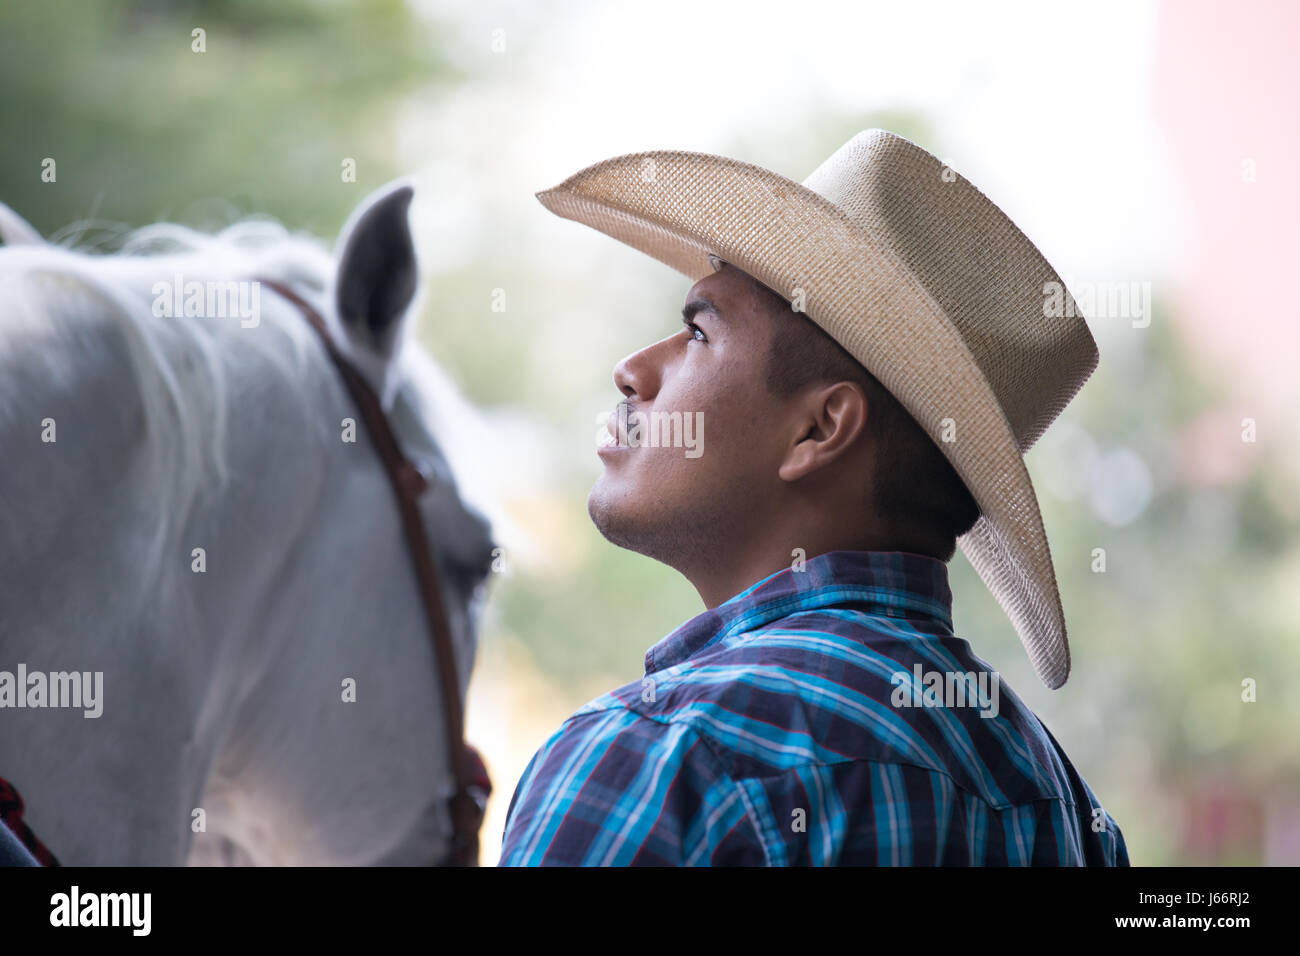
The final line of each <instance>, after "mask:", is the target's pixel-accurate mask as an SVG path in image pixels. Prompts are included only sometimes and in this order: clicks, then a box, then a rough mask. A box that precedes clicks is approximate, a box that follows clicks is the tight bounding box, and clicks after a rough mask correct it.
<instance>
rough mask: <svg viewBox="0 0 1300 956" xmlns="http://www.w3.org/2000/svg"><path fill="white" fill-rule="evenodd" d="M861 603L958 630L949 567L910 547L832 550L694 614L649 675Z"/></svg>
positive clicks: (658, 654) (663, 645)
mask: <svg viewBox="0 0 1300 956" xmlns="http://www.w3.org/2000/svg"><path fill="white" fill-rule="evenodd" d="M841 604H853V605H855V606H857V607H859V608H862V609H863V610H864V611H866V612H867V613H870V614H883V615H886V616H888V617H903V618H910V619H913V620H915V619H918V618H921V619H928V620H929V621H930V622H932V623H936V624H938V625H940V626H941V627H942V628H943V629H945V630H947V631H949V632H951V631H952V591H951V590H950V589H949V587H948V566H947V565H946V564H944V563H943V562H942V561H940V560H939V559H938V558H932V557H928V556H926V555H921V554H913V553H911V552H910V551H828V552H826V553H825V554H819V555H817V557H815V558H810V559H808V560H807V561H806V562H805V563H804V565H803V569H802V570H799V571H796V570H794V569H793V568H782V569H781V570H780V571H777V572H774V573H773V574H769V575H768V576H767V577H765V578H763V579H762V580H761V581H758V582H757V583H755V584H752V585H750V586H749V587H748V588H746V589H745V590H744V591H741V592H740V593H739V594H737V595H736V596H735V597H733V598H730V599H729V600H727V601H724V602H723V603H722V604H719V605H718V606H717V607H715V608H713V609H711V610H708V611H705V612H703V613H702V614H698V615H696V616H695V617H693V618H691V619H690V620H689V621H687V622H686V623H685V624H683V625H682V626H681V627H679V628H678V629H677V630H675V631H673V632H672V633H671V634H669V635H668V636H667V637H665V638H664V639H663V640H661V641H660V642H659V643H657V644H655V645H654V647H652V648H650V649H649V650H648V651H646V654H645V670H646V673H647V674H652V673H654V672H655V671H659V670H663V669H664V668H666V667H672V666H673V665H675V664H680V663H681V662H682V661H684V660H686V659H688V658H690V657H692V656H693V655H695V654H698V653H699V652H700V651H702V650H703V649H704V648H706V647H709V646H710V645H712V644H715V643H716V642H718V641H721V640H723V639H725V638H727V637H730V636H732V635H734V634H742V633H745V632H747V631H752V630H754V629H756V628H759V627H763V626H764V625H766V624H770V623H772V622H773V621H777V620H780V619H781V618H783V617H786V616H788V615H790V614H793V613H795V612H797V611H806V610H809V609H812V608H821V607H833V606H835V605H841Z"/></svg>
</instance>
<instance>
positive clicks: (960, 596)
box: [0, 0, 1300, 865]
mask: <svg viewBox="0 0 1300 956" xmlns="http://www.w3.org/2000/svg"><path fill="white" fill-rule="evenodd" d="M195 28H202V29H203V30H204V31H205V37H206V51H205V52H203V53H196V52H194V51H193V49H192V45H193V36H192V30H194V29H195ZM1298 54H1300V7H1297V6H1296V5H1295V4H1293V3H1288V2H1284V0H1276V2H1261V0H1249V2H1242V0H1234V2H1231V3H1228V2H1218V3H1216V2H1203V0H1191V2H1166V3H1156V2H1122V3H1098V2H1086V3H1083V2H1080V3H1037V2H1035V3H980V4H970V3H962V2H952V3H946V2H932V3H907V4H900V3H855V4H832V3H823V2H817V0H804V2H803V3H800V4H798V5H795V6H791V5H789V4H780V3H770V4H765V3H744V4H741V3H734V4H731V3H718V2H710V3H702V2H699V0H695V2H687V0H655V2H653V3H649V2H626V3H608V4H591V3H587V2H580V0H527V2H523V0H520V2H513V3H510V2H492V0H484V2H478V3H473V4H470V3H464V2H460V3H453V2H442V0H409V2H401V0H373V2H356V3H345V2H324V0H280V2H276V3H264V2H260V0H222V2H216V0H212V2H181V0H175V2H163V0H115V2H103V0H44V2H40V3H35V2H6V3H5V4H4V5H3V6H0V119H2V123H0V129H3V132H4V136H3V140H0V188H2V189H3V192H0V200H2V201H4V202H7V203H8V204H10V205H11V206H12V207H14V208H15V209H16V210H17V211H18V212H19V213H20V214H22V215H23V216H25V217H26V218H28V219H29V220H30V221H31V222H32V223H33V224H35V225H36V226H37V227H38V228H39V229H40V230H41V231H42V232H43V233H45V234H46V235H52V236H53V237H54V238H56V239H59V240H62V241H65V242H71V243H77V244H80V245H85V246H90V247H95V246H96V245H97V244H105V243H107V244H111V242H112V240H113V237H115V236H120V234H121V232H122V231H123V230H124V229H128V228H131V227H135V226H140V225H144V224H146V223H150V222H154V221H159V220H170V221H176V222H181V223H185V224H187V225H191V226H196V227H199V228H203V229H217V228H220V227H221V226H224V225H226V224H229V223H230V222H233V221H235V220H238V219H241V218H244V217H248V216H270V217H274V218H275V219H278V220H280V221H282V222H283V223H285V224H286V225H287V226H289V227H290V228H291V229H295V230H303V231H306V232H311V233H313V234H315V235H318V236H320V237H322V238H326V239H332V237H333V236H335V235H336V233H337V231H338V229H339V228H340V226H341V225H342V224H343V222H344V220H345V219H346V217H347V215H348V213H349V212H350V210H351V209H352V208H353V206H354V205H355V204H356V203H357V202H358V201H359V200H360V199H361V198H362V197H363V196H365V195H366V194H367V193H368V192H370V191H371V190H372V189H374V188H376V187H378V186H380V185H382V184H383V183H385V182H387V181H388V180H390V179H392V178H394V177H396V176H398V175H413V176H414V177H416V181H417V189H418V193H417V200H416V204H415V206H414V207H413V221H414V222H415V225H416V228H417V232H418V236H417V239H418V245H419V251H420V256H421V261H422V265H423V269H424V292H425V298H424V306H423V310H422V314H421V316H420V322H421V336H422V338H423V340H424V342H425V343H426V345H427V346H428V347H429V349H430V350H431V351H432V353H433V354H434V355H435V356H436V357H437V359H438V360H439V362H440V363H441V364H442V365H443V366H444V367H445V368H446V370H447V371H448V373H449V374H450V375H451V376H452V377H453V378H454V379H455V381H456V382H457V383H458V384H459V386H460V388H461V389H462V391H463V393H464V395H465V397H466V399H467V400H468V401H469V402H470V403H472V404H473V405H474V406H475V407H477V408H478V409H479V410H481V413H482V415H483V418H484V422H485V423H486V427H485V430H483V431H482V432H479V433H476V434H477V435H478V437H477V438H476V439H475V440H473V441H470V442H469V443H467V444H466V445H465V446H464V447H459V448H453V449H449V451H450V452H451V454H452V456H453V460H454V461H455V462H456V463H457V467H458V469H459V470H460V474H461V481H462V483H463V484H464V485H465V486H466V491H467V492H468V493H469V494H470V495H471V496H475V497H478V498H479V499H481V500H484V501H490V502H492V503H494V506H495V507H496V508H498V510H499V511H500V512H501V513H502V514H503V515H505V516H506V517H507V520H508V522H509V526H510V530H509V536H508V540H509V542H510V547H509V548H508V550H507V554H506V566H505V569H504V571H503V572H502V573H501V574H500V575H498V576H497V578H496V579H495V580H494V582H493V589H492V591H491V594H490V598H489V602H488V610H487V613H486V617H485V620H484V625H483V631H482V635H481V643H480V650H479V656H478V660H477V665H476V669H475V674H474V679H473V683H472V684H471V688H470V695H469V710H468V718H467V720H468V735H469V739H470V740H471V741H472V742H473V743H474V744H475V745H476V746H478V747H479V748H480V750H481V751H482V752H483V753H484V756H485V758H486V760H487V762H488V764H489V769H490V771H491V773H492V777H493V781H494V784H495V791H494V793H493V796H492V801H491V804H490V806H489V815H488V820H487V824H486V826H485V830H484V833H483V852H482V857H481V862H482V863H483V864H484V865H491V864H494V863H495V862H496V859H497V855H498V852H499V848H500V841H501V833H502V828H503V826H504V822H505V813H506V808H507V806H508V805H509V802H510V798H511V795H512V793H513V791H514V787H515V783H516V782H517V780H518V779H519V776H520V775H521V773H522V772H523V770H524V767H525V765H526V764H527V762H528V760H529V758H530V757H531V756H532V755H533V753H534V752H535V751H536V750H537V748H538V747H539V746H540V745H541V744H542V743H543V742H544V741H545V740H546V738H547V737H549V736H550V734H551V733H553V732H554V731H555V730H556V729H557V728H558V727H559V726H560V724H561V723H562V722H563V720H564V719H565V718H566V717H568V716H569V715H570V714H571V713H572V712H573V711H574V710H576V709H577V708H578V707H580V706H581V705H582V704H584V703H586V702H587V701H588V700H590V699H591V698H592V697H595V696H597V695H599V694H601V693H603V692H605V691H607V690H610V689H612V688H614V687H616V686H619V685H621V684H624V683H627V682H628V681H631V680H635V679H639V678H640V677H641V675H642V673H643V667H642V660H643V655H644V652H645V650H646V649H647V648H648V647H650V646H651V645H652V644H654V643H655V642H657V641H658V640H659V639H661V638H662V637H663V636H664V635H666V634H667V633H669V632H670V631H672V630H673V629H675V628H676V627H677V626H679V625H680V624H682V623H683V622H685V621H686V620H688V619H689V618H691V617H692V616H694V615H695V614H697V613H699V612H700V611H701V610H703V607H702V605H701V603H700V601H699V598H698V596H697V595H696V594H695V592H694V590H693V589H692V588H691V587H690V585H689V584H687V582H686V581H685V580H684V579H682V578H680V577H679V576H678V575H677V574H676V573H675V572H673V571H670V570H668V569H667V568H665V567H663V566H661V565H657V564H655V563H653V562H651V561H650V560H648V559H645V558H642V557H640V556H638V555H635V554H632V553H629V552H626V551H621V550H619V549H617V548H615V547H613V546H612V545H610V544H608V543H607V542H605V541H604V540H603V539H602V538H601V537H600V535H599V534H598V533H597V532H596V531H595V529H594V528H593V527H592V525H591V523H590V521H589V519H588V517H587V510H586V496H587V492H588V490H589V489H590V487H591V484H592V482H593V481H594V479H595V477H596V475H597V474H598V471H597V469H598V468H599V467H600V463H599V460H598V459H597V457H596V455H595V453H594V436H595V433H596V424H597V415H598V414H600V413H602V412H607V411H608V410H609V409H611V408H612V407H613V405H614V403H615V402H616V400H617V398H618V393H617V391H616V389H615V388H614V385H613V380H612V370H613V366H614V364H615V363H616V362H617V360H618V359H619V358H621V357H622V356H623V355H625V354H627V353H629V352H631V351H634V350H635V349H637V348H639V347H641V346H642V345H644V344H646V343H648V342H650V341H652V340H655V339H658V338H660V337H662V336H664V335H667V334H669V333H670V332H672V331H674V330H675V329H676V328H677V327H678V326H679V325H680V315H679V311H680V307H681V303H682V298H683V295H684V293H685V292H686V290H687V289H688V288H689V282H688V281H687V280H685V279H684V278H683V277H681V276H679V275H677V274H676V273H673V272H671V271H670V270H668V269H667V268H666V267H664V266H662V265H660V264H658V263H656V262H654V261H653V260H650V259H648V258H647V257H644V256H642V255H641V254H639V253H636V252H634V251H632V250H631V249H628V248H625V247H623V246H621V245H619V244H617V243H615V242H613V241H612V240H610V239H608V238H606V237H604V236H602V235H600V234H598V233H596V232H594V231H592V230H589V229H587V228H585V227H582V226H579V225H577V224H575V223H571V222H568V221H565V220H560V219H558V218H555V217H553V216H552V215H550V214H549V213H547V212H546V211H545V210H544V209H543V208H542V207H541V206H540V204H538V203H537V201H536V200H535V199H534V197H533V194H534V193H535V192H536V191H538V190H540V189H543V188H546V187H549V186H552V185H554V184H556V183H558V182H559V181H560V180H562V179H564V178H565V177H567V176H568V175H570V174H571V173H573V172H576V171H577V170H578V169H580V168H582V167H584V166H586V165H589V164H590V163H593V162H595V161H597V160H600V159H603V158H606V157H608V156H612V155H616V154H619V153H624V152H632V151H637V150H642V149H659V148H673V149H690V150H699V151H704V152H712V153H721V154H725V155H728V156H734V157H736V158H739V159H743V160H746V161H749V162H753V163H757V164H759V165H762V166H766V167H768V168H771V169H774V170H776V171H778V172H781V173H783V174H786V175H788V176H790V177H791V178H794V179H797V180H801V179H803V178H804V177H805V176H807V175H808V174H809V173H810V172H811V171H812V170H813V169H814V168H815V167H816V166H817V165H818V164H819V163H820V162H821V160H822V159H824V158H825V157H826V156H828V155H829V154H830V153H831V152H832V151H834V150H835V149H836V148H837V147H838V146H840V145H841V144H842V143H843V142H845V141H846V140H847V139H849V138H850V137H851V136H852V135H853V134H854V133H856V132H858V131H859V130H862V129H867V128H870V127H873V126H881V127H885V128H887V129H891V130H893V131H895V132H897V133H900V134H901V135H903V136H906V137H908V138H909V139H912V140H913V141H915V142H917V143H918V144H920V145H921V146H923V147H925V148H927V149H929V150H930V151H931V152H933V153H935V154H936V155H938V156H939V157H940V158H942V159H943V160H944V161H945V162H946V163H947V164H948V165H949V166H951V167H952V168H954V169H956V170H957V171H959V172H960V173H962V174H963V175H965V176H966V177H967V178H969V179H970V180H971V181H972V182H974V183H975V185H976V186H978V187H979V188H980V189H981V190H983V191H984V192H985V193H986V194H987V195H988V196H989V197H990V198H991V199H993V201H994V202H996V203H997V204H998V205H1000V206H1001V208H1002V209H1003V210H1004V211H1005V212H1007V214H1008V215H1009V216H1010V217H1011V218H1012V219H1013V220H1014V221H1015V222H1016V223H1017V224H1019V225H1020V227H1021V228H1022V229H1023V230H1024V231H1025V232H1026V233H1027V234H1028V235H1029V236H1030V237H1031V238H1032V239H1033V240H1034V241H1035V242H1036V243H1037V244H1038V246H1039V248H1040V249H1042V251H1043V252H1044V254H1045V255H1046V256H1047V258H1048V260H1049V261H1050V262H1052V264H1053V265H1054V266H1055V267H1056V268H1057V270H1058V271H1059V272H1060V273H1061V274H1062V276H1063V277H1064V278H1065V279H1066V282H1067V285H1068V286H1069V287H1070V288H1071V289H1072V290H1073V291H1074V292H1075V295H1076V297H1078V298H1079V299H1080V302H1081V304H1082V305H1083V311H1084V313H1085V315H1086V316H1087V318H1088V320H1089V324H1090V327H1091V328H1092V331H1093V334H1094V336H1095V337H1096V339H1097V342H1098V346H1099V349H1100V352H1101V365H1100V367H1099V369H1098V371H1097V372H1096V373H1095V375H1094V376H1093V378H1092V379H1091V380H1090V382H1089V383H1088V385H1087V386H1086V387H1085V388H1084V390H1083V391H1082V393H1081V394H1080V395H1079V397H1078V398H1077V399H1076V400H1075V401H1074V402H1073V404H1072V405H1071V406H1070V407H1069V408H1068V410H1067V411H1066V412H1065V413H1064V414H1063V416H1062V417H1061V419H1060V420H1059V421H1058V422H1057V424H1056V425H1055V426H1054V427H1053V428H1052V429H1051V430H1049V432H1048V433H1047V435H1046V436H1045V437H1044V438H1043V439H1042V441H1041V442H1040V443H1039V444H1038V445H1037V446H1036V447H1035V448H1033V449H1032V450H1031V452H1030V453H1029V455H1028V456H1027V461H1028V464H1029V469H1030V472H1031V474H1032V475H1033V477H1034V479H1035V483H1036V486H1037V489H1038V495H1039V501H1040V503H1041V506H1042V508H1043V512H1044V520H1045V522H1046V526H1047V529H1048V534H1049V537H1050V540H1051V545H1052V553H1053V557H1054V560H1055V564H1056V570H1057V575H1058V577H1059V579H1060V585H1061V591H1062V598H1063V601H1064V604H1065V608H1066V613H1067V618H1068V621H1069V626H1070V635H1071V644H1072V650H1073V660H1074V670H1073V674H1072V676H1071V678H1070V681H1069V682H1068V683H1067V684H1066V685H1065V687H1064V688H1062V689H1061V690H1059V691H1055V692H1053V691H1048V690H1046V689H1045V688H1044V687H1043V685H1042V684H1041V683H1040V682H1039V681H1038V680H1037V678H1036V677H1035V676H1034V674H1033V672H1032V669H1031V668H1030V665H1029V661H1028V659H1027V657H1026V655H1025V654H1024V652H1023V650H1022V649H1021V646H1020V644H1019V642H1018V640H1017V638H1016V635H1015V633H1014V631H1013V629H1012V627H1011V624H1010V622H1009V621H1008V620H1007V619H1006V617H1005V616H1004V614H1003V613H1002V612H1001V610H1000V609H999V608H998V606H997V604H996V603H995V602H994V601H993V599H992V597H991V595H989V593H988V592H987V591H986V590H985V589H984V587H983V585H982V584H981V582H980V581H979V579H978V577H977V576H976V575H975V573H974V571H973V570H972V569H971V567H970V565H969V564H968V563H967V562H966V560H965V558H964V556H963V555H962V554H961V552H960V550H959V551H958V553H957V555H956V556H955V557H954V558H953V560H952V563H951V564H950V576H951V580H952V585H953V590H954V594H955V602H954V616H955V619H956V625H957V631H958V633H959V634H960V635H961V636H963V637H965V638H967V639H968V640H969V641H970V642H971V644H972V645H973V647H974V648H975V650H976V652H977V653H978V654H979V655H980V656H981V657H983V658H984V659H985V660H987V661H989V662H990V663H991V664H993V665H994V666H995V667H996V668H997V669H998V670H999V671H1000V672H1001V673H1002V675H1003V677H1004V679H1005V680H1007V681H1008V682H1009V683H1010V685H1011V686H1012V687H1013V688H1014V689H1015V690H1016V692H1017V693H1018V694H1019V695H1020V696H1021V697H1022V698H1023V699H1024V700H1025V701H1026V702H1027V703H1028V704H1029V705H1030V706H1031V707H1032V708H1033V709H1034V710H1035V711H1036V712H1037V713H1038V714H1039V715H1040V716H1041V717H1042V718H1043V719H1044V721H1046V722H1047V723H1048V725H1049V726H1050V727H1052V729H1053V730H1054V732H1055V734H1056V736H1057V737H1058V739H1059V740H1060V741H1061V743H1062V745H1063V746H1064V748H1065V749H1066V751H1067V752H1068V753H1069V754H1070V756H1071V758H1072V759H1073V760H1074V762H1075V764H1076V766H1077V767H1078V769H1079V771H1080V773H1081V774H1082V775H1083V776H1084V778H1085V779H1086V780H1087V781H1088V782H1089V784H1090V785H1091V787H1092V788H1093V790H1094V791H1095V792H1096V793H1097V794H1098V795H1099V796H1100V797H1101V799H1102V800H1103V801H1104V803H1105V804H1106V808H1107V810H1108V811H1110V812H1111V813H1112V814H1113V815H1114V817H1115V818H1116V820H1118V821H1119V823H1120V826H1121V828H1122V829H1123V831H1124V835H1125V837H1126V840H1127V842H1128V847H1129V853H1130V856H1131V859H1132V861H1133V862H1134V863H1135V864H1142V865H1161V864H1192V863H1210V864H1292V865H1294V864H1300V757H1298V756H1297V751H1298V749H1300V742H1298V740H1297V738H1298V737H1300V733H1298V731H1300V694H1297V693H1296V692H1295V687H1296V686H1297V685H1298V684H1300V534H1298V533H1297V532H1298V530H1300V503H1298V502H1297V496H1296V489H1297V487H1300V484H1298V483H1297V476H1298V474H1300V460H1298V458H1300V456H1298V455H1297V442H1296V436H1297V422H1296V411H1297V408H1300V377H1298V376H1297V374H1296V368H1295V367H1296V364H1297V359H1300V306H1297V304H1296V300H1295V299H1294V298H1292V297H1291V295H1290V294H1289V292H1290V282H1291V279H1292V277H1293V276H1294V273H1295V268H1296V266H1295V263H1296V261H1297V260H1298V259H1300V198H1298V191H1300V177H1298V176H1297V149H1298V148H1300V124H1297V122H1296V120H1295V110H1294V97H1295V95H1296V94H1297V92H1300V83H1298V81H1300V55H1298ZM51 156H53V157H58V181H57V184H51V183H43V182H42V181H41V178H40V171H41V162H42V160H43V158H45V157H51ZM348 160H351V161H353V162H354V164H355V168H356V173H357V174H356V181H355V182H345V181H343V179H342V177H341V175H340V169H341V166H342V164H344V163H345V162H346V161H348ZM1121 293H1126V294H1127V295H1128V298H1127V300H1122V297H1121V295H1120V294H1121ZM1089 296H1092V298H1093V301H1092V302H1091V303H1089V301H1088V299H1089ZM1135 303H1137V304H1135ZM1097 549H1103V550H1104V554H1105V569H1104V571H1103V570H1100V569H1099V566H1098V561H1097V556H1098V553H1099V552H1098V551H1097ZM1243 682H1253V686H1254V696H1255V699H1254V700H1253V701H1247V700H1243V693H1244V692H1243V687H1244V684H1243ZM1245 696H1250V695H1249V694H1247V695H1245Z"/></svg>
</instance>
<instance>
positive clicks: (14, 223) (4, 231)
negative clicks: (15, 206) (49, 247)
mask: <svg viewBox="0 0 1300 956" xmlns="http://www.w3.org/2000/svg"><path fill="white" fill-rule="evenodd" d="M0 239H3V240H4V244H5V245H6V246H38V245H40V244H41V243H43V242H44V241H45V240H44V239H43V238H41V234H40V233H39V232H37V231H36V227H35V226H33V225H32V224H31V223H29V222H28V221H27V220H26V219H24V218H23V217H22V216H20V215H18V213H16V212H14V211H13V210H12V209H10V208H9V207H8V206H6V205H5V204H4V203H2V202H0Z"/></svg>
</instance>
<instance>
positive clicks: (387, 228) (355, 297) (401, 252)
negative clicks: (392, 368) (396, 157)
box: [334, 179, 419, 362]
mask: <svg viewBox="0 0 1300 956" xmlns="http://www.w3.org/2000/svg"><path fill="white" fill-rule="evenodd" d="M414 195H415V188H414V186H413V185H412V184H411V183H410V181H409V180H405V179H399V180H397V181H396V182H392V183H389V184H388V185H387V186H384V187H383V188H382V189H379V190H377V191H376V192H374V193H371V194H370V195H369V196H367V197H366V198H365V199H364V200H363V201H362V202H361V204H360V205H359V206H357V208H356V210H355V211H353V213H352V215H351V217H349V219H348V222H347V225H345V226H344V227H343V230H342V232H340V234H339V248H340V250H341V252H340V253H339V266H338V275H337V277H336V279H335V285H334V299H335V306H336V307H337V308H338V315H339V320H340V322H341V323H342V325H343V329H344V331H345V332H346V333H347V335H348V336H349V338H351V340H352V343H353V345H355V346H356V347H357V349H358V350H361V351H364V352H369V353H371V354H373V355H374V356H375V357H376V358H378V359H380V360H382V361H385V362H386V361H387V360H389V359H390V358H392V356H393V354H394V352H395V351H396V347H397V343H398V342H399V340H400V336H401V331H402V318H403V316H404V315H405V314H406V310H407V309H408V308H409V307H410V305H411V300H412V299H413V298H414V297H415V289H416V285H417V283H418V280H419V272H418V269H417V266H416V262H415V245H414V243H412V241H411V226H410V222H409V221H408V219H407V210H408V208H409V207H410V205H411V197H412V196H414Z"/></svg>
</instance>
